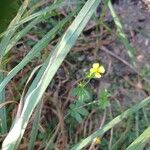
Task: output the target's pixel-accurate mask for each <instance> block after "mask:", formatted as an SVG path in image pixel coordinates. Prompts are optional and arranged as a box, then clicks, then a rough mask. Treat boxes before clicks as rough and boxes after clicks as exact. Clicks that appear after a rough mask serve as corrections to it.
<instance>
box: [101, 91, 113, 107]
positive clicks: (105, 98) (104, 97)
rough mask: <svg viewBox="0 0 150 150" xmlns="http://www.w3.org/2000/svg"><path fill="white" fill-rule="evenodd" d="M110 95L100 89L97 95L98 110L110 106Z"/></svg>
mask: <svg viewBox="0 0 150 150" xmlns="http://www.w3.org/2000/svg"><path fill="white" fill-rule="evenodd" d="M109 96H110V94H109V93H108V91H107V89H102V90H101V91H100V93H99V102H98V105H99V107H100V108H102V109H105V108H106V107H109V106H110V103H109V100H108V97H109Z"/></svg>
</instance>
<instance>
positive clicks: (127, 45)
mask: <svg viewBox="0 0 150 150" xmlns="http://www.w3.org/2000/svg"><path fill="white" fill-rule="evenodd" d="M108 7H109V9H110V12H111V15H112V17H113V19H114V22H115V25H116V27H117V33H118V36H119V37H120V40H121V42H122V43H123V44H124V46H125V48H126V49H127V53H128V55H129V57H130V58H131V61H132V63H133V65H134V66H136V62H135V49H134V48H133V47H132V46H131V44H130V43H129V41H128V38H127V36H126V34H125V32H124V29H123V26H122V24H121V22H120V20H119V17H118V16H117V14H116V12H115V10H114V8H113V6H112V3H111V0H109V2H108Z"/></svg>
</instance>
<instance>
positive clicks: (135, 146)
mask: <svg viewBox="0 0 150 150" xmlns="http://www.w3.org/2000/svg"><path fill="white" fill-rule="evenodd" d="M149 140H150V127H148V128H147V129H146V130H145V131H144V132H143V133H142V134H141V135H140V136H139V137H138V138H136V139H135V140H134V141H133V142H132V143H131V144H130V145H129V146H128V147H127V148H126V150H143V149H144V146H145V145H146V143H147V142H148V141H149Z"/></svg>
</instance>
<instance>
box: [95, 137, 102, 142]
mask: <svg viewBox="0 0 150 150" xmlns="http://www.w3.org/2000/svg"><path fill="white" fill-rule="evenodd" d="M101 141H102V139H101V138H100V137H96V138H95V139H94V143H95V144H101Z"/></svg>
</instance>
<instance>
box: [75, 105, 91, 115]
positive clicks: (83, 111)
mask: <svg viewBox="0 0 150 150" xmlns="http://www.w3.org/2000/svg"><path fill="white" fill-rule="evenodd" d="M77 112H78V113H80V114H81V115H82V116H87V115H88V114H89V112H88V110H87V109H85V108H83V107H82V108H79V109H77Z"/></svg>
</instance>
